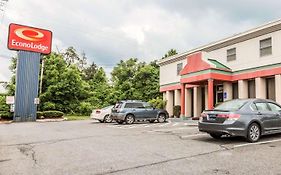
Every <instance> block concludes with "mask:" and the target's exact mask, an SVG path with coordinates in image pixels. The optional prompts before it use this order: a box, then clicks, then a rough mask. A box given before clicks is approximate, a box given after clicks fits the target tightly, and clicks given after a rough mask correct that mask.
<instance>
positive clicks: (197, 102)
mask: <svg viewBox="0 0 281 175" xmlns="http://www.w3.org/2000/svg"><path fill="white" fill-rule="evenodd" d="M201 95H202V91H201V88H200V87H194V88H193V98H194V105H193V111H194V116H193V117H200V115H201V112H202V111H201V109H202V97H201Z"/></svg>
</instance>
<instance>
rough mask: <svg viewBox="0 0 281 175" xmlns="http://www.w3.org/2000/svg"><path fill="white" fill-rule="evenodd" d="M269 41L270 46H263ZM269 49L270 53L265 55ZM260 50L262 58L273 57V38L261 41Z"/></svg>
mask: <svg viewBox="0 0 281 175" xmlns="http://www.w3.org/2000/svg"><path fill="white" fill-rule="evenodd" d="M267 40H270V45H268V46H262V42H266V41H267ZM267 49H270V53H267V54H265V53H263V51H264V50H267ZM259 50H260V57H265V56H269V55H272V37H268V38H265V39H262V40H260V47H259Z"/></svg>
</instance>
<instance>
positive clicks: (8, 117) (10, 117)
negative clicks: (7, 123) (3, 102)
mask: <svg viewBox="0 0 281 175" xmlns="http://www.w3.org/2000/svg"><path fill="white" fill-rule="evenodd" d="M0 118H1V119H4V120H13V113H11V112H7V111H0Z"/></svg>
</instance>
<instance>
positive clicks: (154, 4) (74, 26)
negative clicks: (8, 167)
mask: <svg viewBox="0 0 281 175" xmlns="http://www.w3.org/2000/svg"><path fill="white" fill-rule="evenodd" d="M0 2H1V0H0ZM280 7H281V1H277V0H267V1H264V0H235V1H233V0H79V1H78V0H76V1H74V0H64V1H63V0H48V1H43V0H24V1H23V0H8V2H7V3H6V4H5V6H4V7H3V9H4V11H0V20H1V21H0V22H1V25H0V30H1V32H0V60H1V62H0V81H9V79H10V76H11V73H10V71H9V70H8V67H9V65H10V58H11V57H12V56H14V55H16V52H15V51H9V50H8V49H7V35H8V26H9V24H10V23H18V24H23V25H29V26H34V27H38V28H43V29H49V30H51V31H52V32H53V46H52V47H53V51H63V50H65V49H66V48H67V47H69V46H73V47H74V48H75V49H76V50H77V51H78V52H79V53H81V52H85V53H86V56H87V57H88V59H89V62H95V63H96V64H97V65H99V66H102V67H104V69H105V70H106V72H107V74H108V75H109V73H110V71H111V70H112V68H113V66H114V65H116V63H118V62H119V61H120V60H121V59H123V60H125V59H128V58H131V57H134V58H138V59H140V60H141V61H146V62H150V61H153V60H156V59H160V58H161V57H162V56H163V55H164V54H165V53H166V52H167V51H168V50H169V49H171V48H174V49H176V50H177V51H178V52H179V53H181V52H185V51H188V50H190V49H193V48H196V47H199V46H201V45H205V44H208V43H209V42H213V41H216V40H219V39H222V38H224V37H228V36H230V35H233V34H236V33H240V32H243V31H245V30H248V29H251V28H254V27H256V26H259V25H262V24H264V23H268V22H270V21H274V20H277V19H279V18H281V10H280Z"/></svg>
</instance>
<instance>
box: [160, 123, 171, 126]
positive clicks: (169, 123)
mask: <svg viewBox="0 0 281 175" xmlns="http://www.w3.org/2000/svg"><path fill="white" fill-rule="evenodd" d="M169 124H171V123H165V124H162V125H159V127H164V126H167V125H169Z"/></svg>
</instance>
